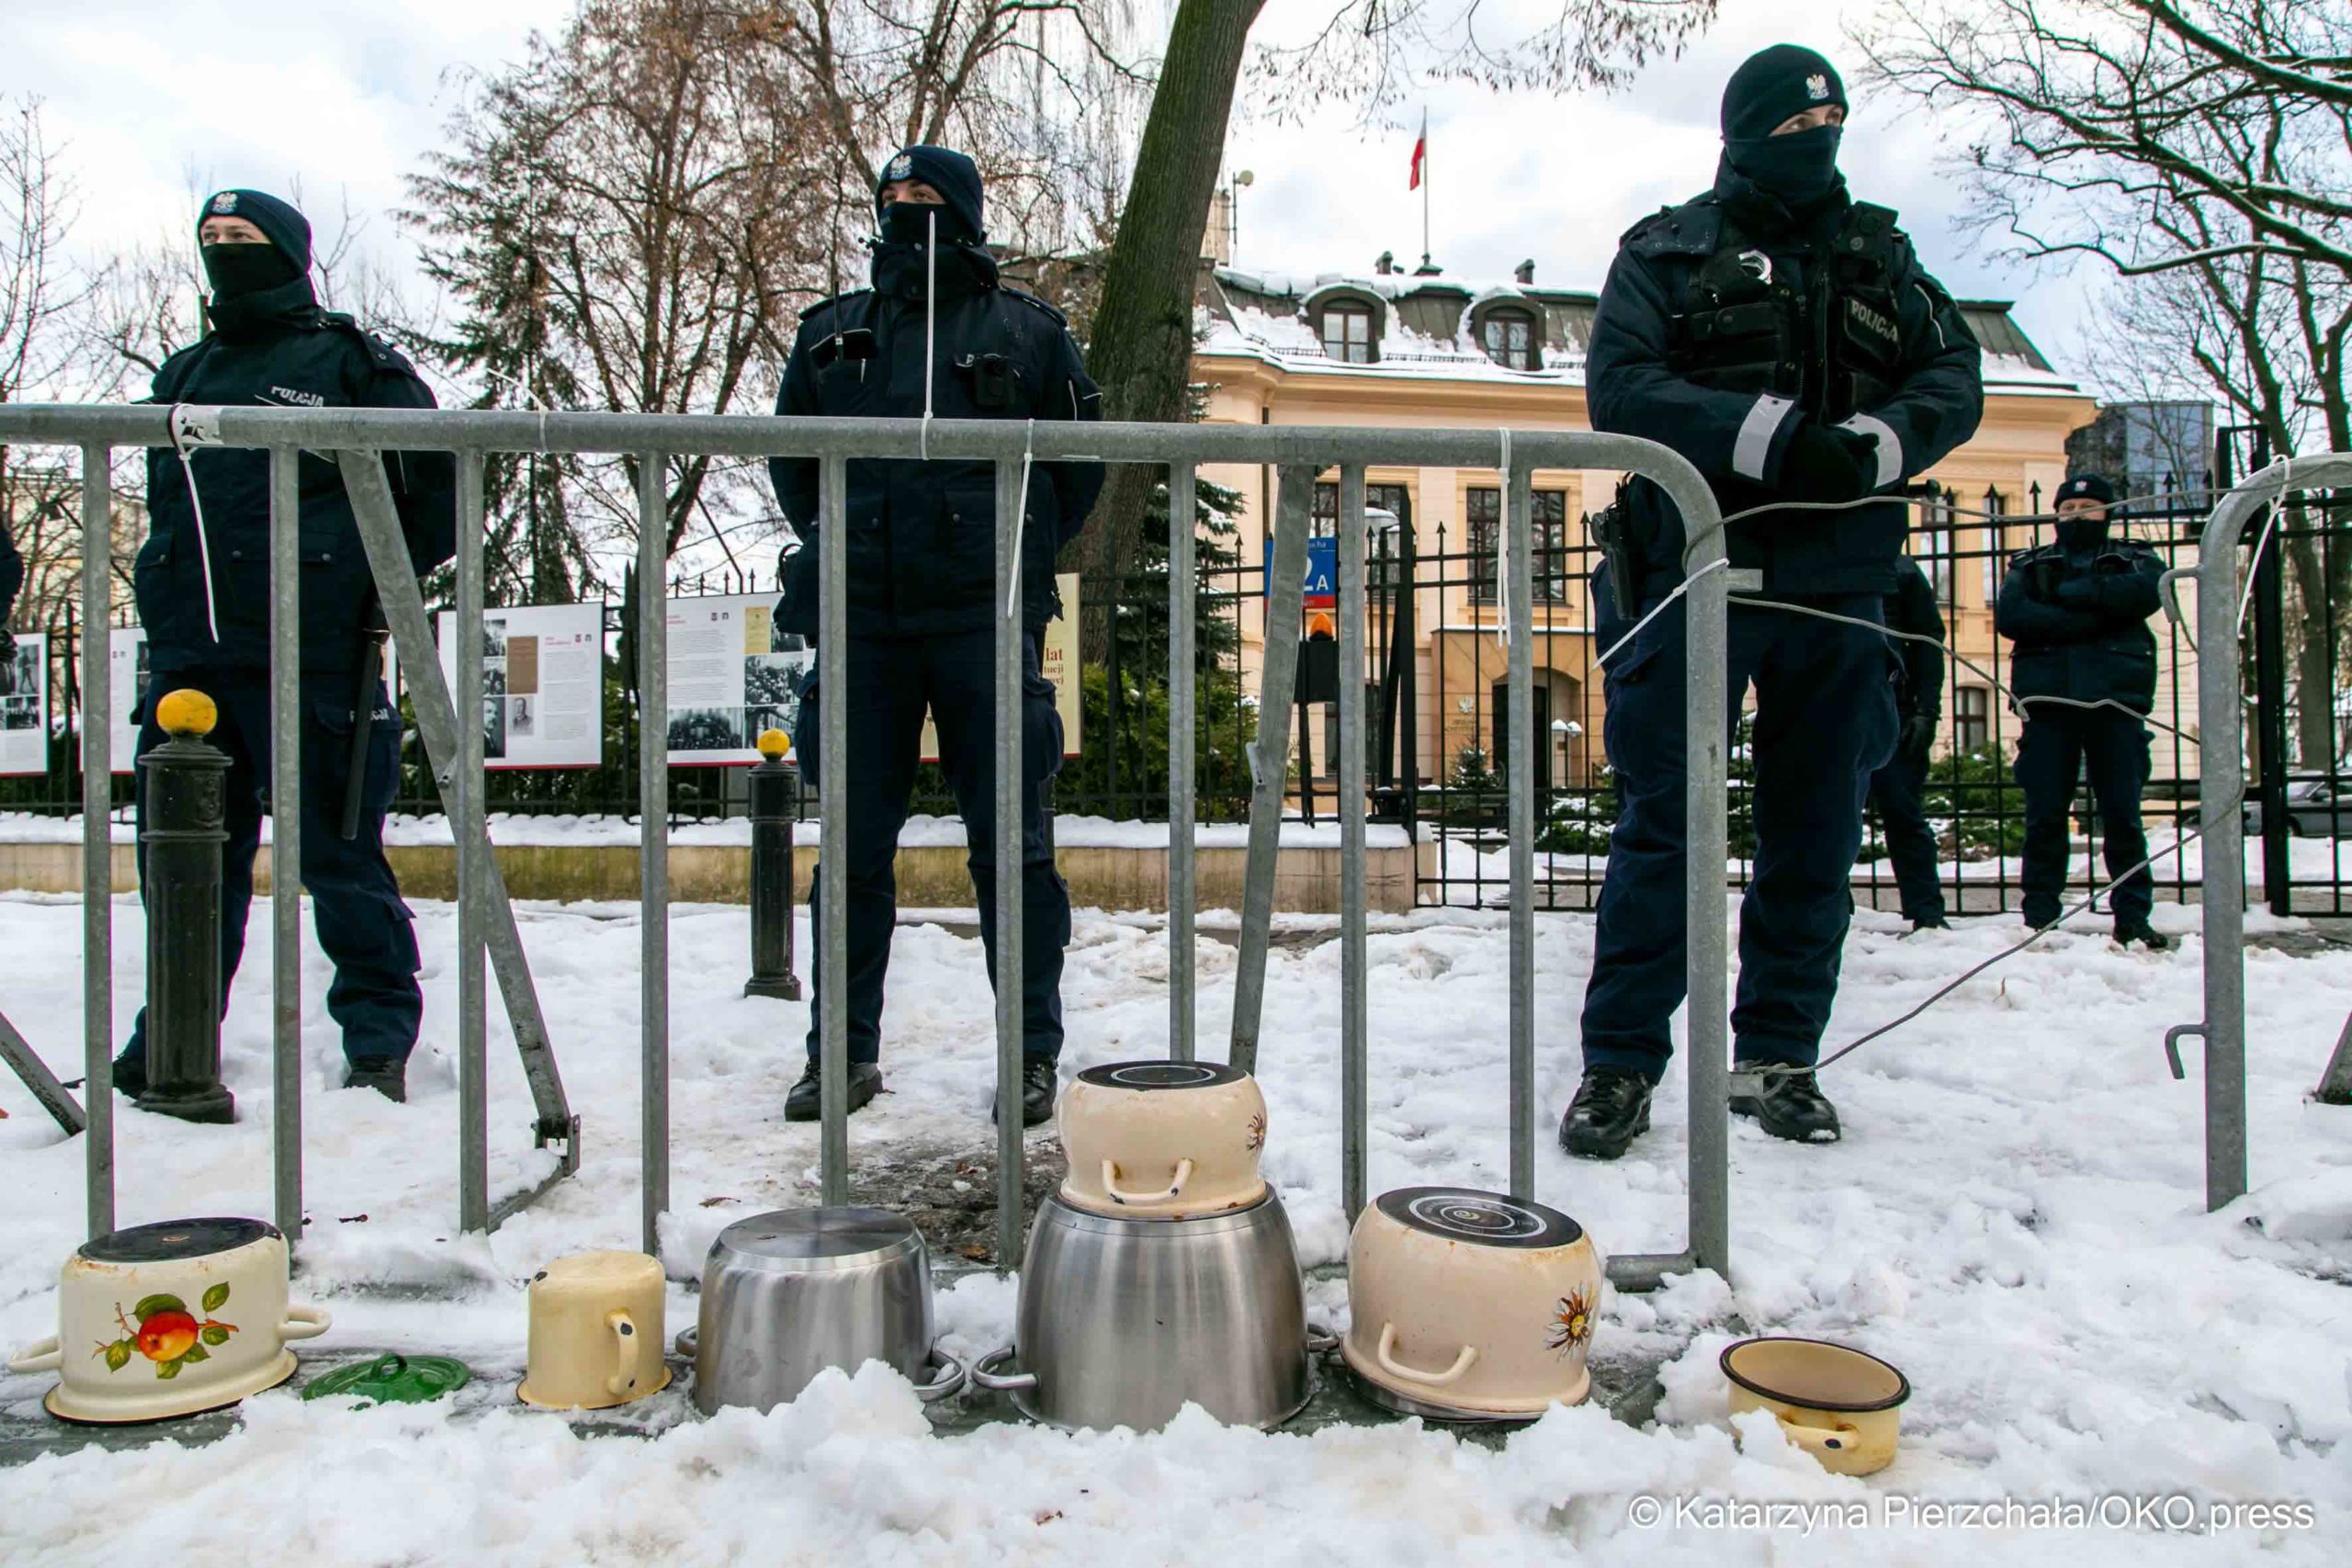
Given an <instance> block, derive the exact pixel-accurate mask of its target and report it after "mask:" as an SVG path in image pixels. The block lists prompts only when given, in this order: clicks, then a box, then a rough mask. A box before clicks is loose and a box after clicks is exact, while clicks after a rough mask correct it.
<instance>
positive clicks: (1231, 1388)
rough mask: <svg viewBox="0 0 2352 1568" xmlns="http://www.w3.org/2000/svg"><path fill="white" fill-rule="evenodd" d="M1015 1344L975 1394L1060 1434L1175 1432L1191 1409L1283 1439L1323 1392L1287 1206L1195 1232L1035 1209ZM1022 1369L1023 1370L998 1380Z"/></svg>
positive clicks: (1256, 1209)
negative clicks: (1312, 1370)
mask: <svg viewBox="0 0 2352 1568" xmlns="http://www.w3.org/2000/svg"><path fill="white" fill-rule="evenodd" d="M1014 1333H1015V1337H1014V1340H1013V1343H1012V1345H1009V1346H1006V1347H1005V1348H1002V1349H999V1350H995V1351H992V1352H990V1353H989V1355H987V1356H985V1357H983V1358H981V1359H979V1360H978V1361H977V1362H975V1363H973V1367H972V1382H974V1383H975V1384H976V1385H977V1386H978V1387H981V1388H984V1389H988V1390H990V1391H992V1392H998V1393H1010V1394H1011V1395H1012V1402H1013V1404H1015V1405H1016V1406H1018V1407H1019V1409H1020V1410H1021V1413H1022V1414H1023V1415H1024V1416H1028V1417H1030V1418H1031V1419H1032V1420H1035V1421H1043V1422H1045V1423H1046V1424H1047V1425H1049V1426H1055V1427H1091V1428H1098V1429H1100V1428H1108V1427H1131V1428H1133V1429H1135V1430H1136V1431H1151V1430H1154V1429H1156V1428H1158V1427H1164V1426H1166V1425H1167V1424H1168V1423H1169V1422H1170V1420H1171V1419H1173V1418H1174V1417H1175V1416H1176V1413H1177V1412H1178V1411H1179V1410H1181V1409H1182V1408H1183V1406H1184V1404H1185V1403H1186V1402H1187V1401H1190V1402H1192V1403H1193V1404H1199V1405H1200V1406H1202V1407H1203V1408H1204V1409H1205V1410H1207V1411H1208V1413H1209V1414H1210V1415H1212V1416H1216V1418H1217V1419H1218V1420H1220V1421H1225V1422H1229V1423H1231V1424H1232V1425H1234V1426H1238V1427H1272V1426H1275V1425H1277V1424H1279V1423H1281V1422H1283V1421H1285V1420H1287V1419H1289V1418H1290V1417H1291V1416H1295V1415H1296V1414H1297V1413H1298V1411H1299V1409H1300V1407H1302V1406H1303V1405H1305V1404H1306V1401H1307V1397H1308V1395H1309V1394H1310V1393H1312V1392H1313V1389H1312V1385H1311V1383H1310V1381H1309V1378H1308V1374H1307V1342H1306V1292H1305V1290H1304V1287H1303V1286H1302V1284H1301V1282H1300V1280H1299V1272H1298V1254H1297V1249H1296V1247H1295V1245H1294V1244H1293V1242H1292V1239H1291V1231H1290V1221H1289V1219H1288V1218H1287V1217H1286V1216H1285V1215H1284V1214H1283V1206H1282V1201H1281V1200H1280V1199H1279V1198H1277V1197H1275V1196H1274V1194H1273V1193H1272V1191H1271V1190H1270V1191H1268V1192H1267V1193H1266V1194H1265V1195H1264V1196H1263V1197H1261V1199H1259V1201H1257V1202H1255V1203H1252V1204H1250V1206H1249V1207H1248V1208H1246V1209H1237V1210H1234V1211H1232V1212H1230V1213H1222V1214H1210V1215H1207V1216H1204V1217H1203V1218H1200V1219H1192V1220H1149V1219H1113V1218H1111V1217H1109V1216H1107V1215H1103V1214H1092V1213H1087V1212H1086V1211H1085V1210H1083V1209H1078V1208H1073V1207H1072V1206H1071V1205H1069V1203H1067V1202H1064V1201H1061V1200H1060V1199H1058V1198H1048V1199H1046V1201H1045V1202H1043V1203H1042V1204H1040V1205H1039V1206H1038V1210H1037V1219H1036V1223H1035V1225H1034V1226H1033V1227H1032V1228H1031V1230H1030V1232H1029V1250H1028V1254H1027V1256H1026V1257H1025V1258H1024V1259H1023V1262H1022V1266H1021V1303H1020V1308H1019V1313H1018V1315H1017V1318H1016V1326H1015V1330H1014ZM1016 1358H1017V1359H1018V1361H1019V1364H1020V1367H1021V1369H1022V1370H1020V1371H998V1370H997V1369H1000V1368H1003V1367H1006V1366H1007V1365H1008V1364H1010V1363H1012V1361H1013V1360H1014V1359H1016Z"/></svg>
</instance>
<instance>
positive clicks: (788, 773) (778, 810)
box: [743, 729, 800, 1002]
mask: <svg viewBox="0 0 2352 1568" xmlns="http://www.w3.org/2000/svg"><path fill="white" fill-rule="evenodd" d="M759 748H760V755H761V756H762V757H763V758H764V759H765V761H762V762H760V763H758V764H757V765H755V766H754V767H753V768H752V977H751V978H750V979H748V980H746V981H744V982H743V994H744V995H745V996H747V997H776V998H782V999H783V1000H785V1001H787V1002H797V1001H798V1000H799V999H800V980H799V977H798V976H796V975H794V974H793V972H792V904H793V867H792V834H793V824H794V823H795V822H797V820H798V819H799V817H800V770H799V769H798V768H797V767H796V766H795V765H794V764H793V763H791V762H790V761H786V757H785V753H786V752H787V751H789V750H791V749H792V741H791V739H790V738H789V737H788V736H786V734H785V733H784V731H783V730H781V729H767V730H763V731H761V732H760V739H759Z"/></svg>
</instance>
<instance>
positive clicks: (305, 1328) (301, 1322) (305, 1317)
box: [277, 1302, 334, 1339]
mask: <svg viewBox="0 0 2352 1568" xmlns="http://www.w3.org/2000/svg"><path fill="white" fill-rule="evenodd" d="M333 1327H334V1318H332V1317H330V1316H328V1315H327V1313H326V1309H324V1308H323V1307H314V1306H305V1305H303V1304H302V1303H300V1302H291V1303H288V1305H287V1308H286V1321H285V1322H284V1323H281V1324H279V1325H277V1337H278V1338H280V1339H316V1338H317V1337H319V1336H320V1335H322V1334H324V1333H325V1332H326V1331H327V1330H328V1329H330V1328H333Z"/></svg>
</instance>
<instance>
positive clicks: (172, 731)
mask: <svg viewBox="0 0 2352 1568" xmlns="http://www.w3.org/2000/svg"><path fill="white" fill-rule="evenodd" d="M155 722H156V723H157V724H160V725H162V726H163V727H164V733H165V734H167V735H172V736H176V737H180V738H182V739H185V738H186V737H188V736H191V735H194V736H198V737H201V736H206V735H209V734H211V733H212V727H213V726H214V725H216V724H218V723H220V709H219V708H217V707H215V706H214V705H213V704H212V699H211V698H210V697H208V696H206V695H205V694H203V693H202V692H197V691H190V690H187V689H185V688H183V689H182V690H180V691H176V692H170V693H166V694H164V698H163V700H162V701H160V702H158V703H157V704H156V705H155Z"/></svg>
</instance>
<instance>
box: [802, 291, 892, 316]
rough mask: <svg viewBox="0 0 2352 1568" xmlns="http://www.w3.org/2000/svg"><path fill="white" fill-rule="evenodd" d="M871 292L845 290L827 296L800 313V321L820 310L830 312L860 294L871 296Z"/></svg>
mask: <svg viewBox="0 0 2352 1568" xmlns="http://www.w3.org/2000/svg"><path fill="white" fill-rule="evenodd" d="M873 292H874V290H872V289H871V288H845V289H843V290H842V292H840V293H839V294H829V295H827V296H826V297H825V298H824V299H820V300H818V301H817V302H816V303H815V304H814V305H811V306H809V308H808V309H807V310H803V311H801V312H800V319H801V320H802V321H807V320H808V319H809V317H811V316H813V315H815V314H817V312H818V311H820V310H831V309H832V308H833V307H834V306H836V305H839V304H841V303H842V302H843V301H845V300H850V299H856V298H857V297H858V296H859V295H861V294H871V293H873Z"/></svg>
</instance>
